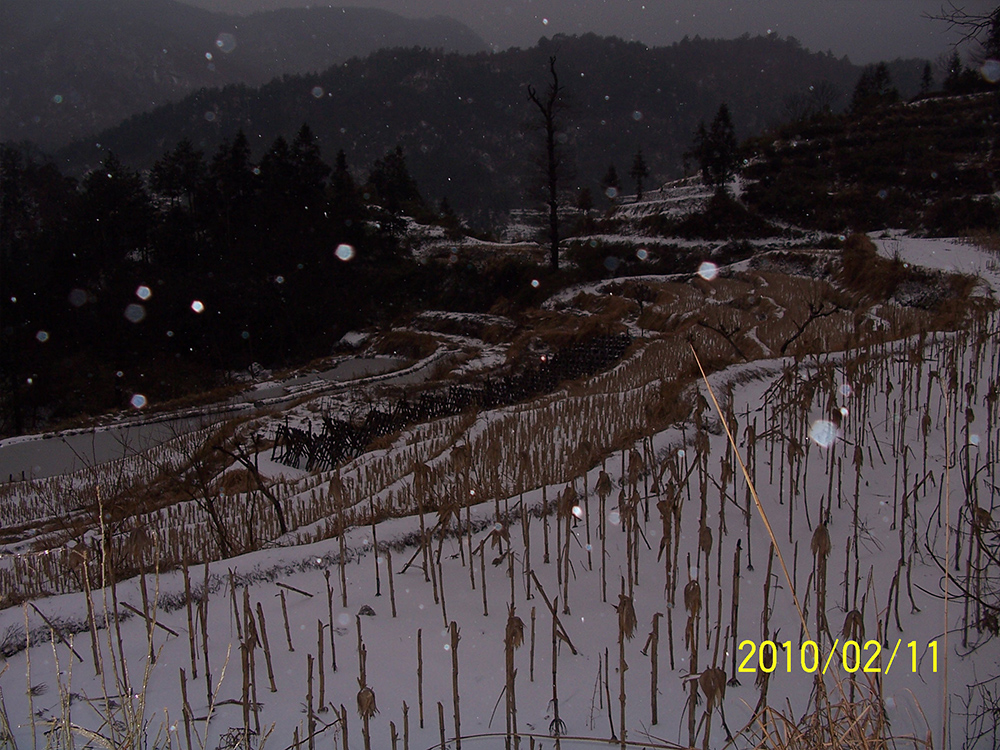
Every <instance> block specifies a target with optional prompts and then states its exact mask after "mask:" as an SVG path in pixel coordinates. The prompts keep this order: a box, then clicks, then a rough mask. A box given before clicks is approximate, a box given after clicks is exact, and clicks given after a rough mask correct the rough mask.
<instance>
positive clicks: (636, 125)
mask: <svg viewBox="0 0 1000 750" xmlns="http://www.w3.org/2000/svg"><path fill="white" fill-rule="evenodd" d="M550 56H555V57H556V58H557V65H558V70H559V72H560V75H561V82H562V83H563V85H564V86H565V94H566V98H567V105H568V106H567V109H566V110H565V112H564V113H563V117H562V123H561V128H562V135H561V136H560V143H561V145H562V146H563V147H564V149H565V151H566V154H567V159H568V162H569V169H568V174H570V175H571V178H570V179H571V182H572V185H573V187H589V188H590V189H591V190H592V191H593V192H594V194H595V195H600V194H601V192H602V190H601V188H600V184H599V183H600V179H601V177H602V176H603V175H604V173H605V171H606V170H607V167H608V164H609V163H615V164H616V165H617V167H618V170H619V174H621V175H622V176H623V178H624V177H625V175H626V174H627V172H628V165H630V164H631V160H632V157H633V156H634V154H635V151H636V149H637V148H639V147H642V148H643V150H644V152H645V153H646V154H647V161H648V162H649V168H650V170H651V173H652V177H651V178H650V182H651V184H652V183H653V182H655V180H657V179H659V180H665V179H668V178H672V177H678V176H680V175H681V174H682V173H683V171H684V154H685V152H686V151H688V150H689V149H690V147H691V141H692V137H693V134H694V131H695V129H696V127H697V125H698V122H699V121H701V120H711V118H712V117H713V116H714V114H715V111H716V110H717V108H718V106H719V104H720V102H723V101H724V102H727V103H728V105H729V108H730V110H731V112H732V114H733V118H734V121H735V123H736V126H737V130H738V132H739V133H740V135H741V136H748V135H751V134H755V133H759V132H760V131H762V130H763V129H764V128H765V127H766V126H770V125H773V124H776V123H778V122H781V121H783V120H785V119H786V117H787V114H786V109H787V106H788V102H789V97H793V96H799V97H802V96H806V95H808V94H809V92H810V87H814V88H816V87H819V89H821V90H823V91H825V92H827V95H828V98H829V99H830V101H828V102H827V103H828V104H831V105H832V106H834V107H842V106H843V105H845V104H846V103H847V101H848V100H849V97H850V92H851V90H852V88H853V86H854V84H855V82H856V80H857V78H858V75H859V73H860V69H859V68H858V67H856V66H854V65H852V64H851V63H850V62H849V61H848V60H847V59H846V58H842V59H837V58H835V57H833V56H832V55H830V54H828V53H812V52H809V51H807V50H805V49H803V48H802V47H801V46H800V45H799V44H798V42H796V41H795V40H785V39H781V38H779V37H776V36H773V35H772V36H768V37H753V38H751V37H744V38H741V39H736V40H706V39H697V38H696V39H688V40H684V41H682V42H679V43H677V44H674V45H671V46H669V47H663V48H648V47H646V46H645V45H643V44H640V43H628V42H623V41H621V40H618V39H615V38H601V37H597V36H595V35H592V34H588V35H584V36H582V37H562V36H559V37H555V38H553V39H545V38H543V39H542V40H541V41H540V42H539V44H538V45H536V46H535V47H532V48H530V49H526V50H521V49H511V50H507V51H504V52H499V53H496V54H480V55H471V56H467V55H450V54H449V55H441V54H438V53H436V52H433V51H427V50H393V51H381V52H377V53H375V54H373V55H371V56H370V57H367V58H362V59H352V60H351V61H350V62H348V63H345V64H343V65H339V66H336V67H334V68H331V69H328V70H326V71H324V72H322V73H320V74H316V75H302V76H292V77H289V78H287V79H283V80H276V81H273V82H271V83H269V84H267V85H265V86H263V87H261V88H259V89H258V88H252V87H245V86H229V87H225V88H223V89H222V90H219V91H215V90H206V91H200V92H198V93H196V94H193V95H191V96H189V97H187V98H185V99H184V100H183V101H180V102H177V103H175V104H170V105H166V106H164V107H161V108H158V109H157V110H155V111H154V112H151V113H149V114H145V115H141V116H137V117H134V118H132V119H131V120H129V121H128V122H125V123H123V124H121V125H119V126H117V127H114V128H111V129H109V130H107V131H105V132H102V133H101V134H100V135H99V136H98V137H97V138H95V139H88V140H87V141H86V142H80V143H76V144H74V145H73V146H72V147H70V148H67V149H63V150H62V151H60V152H59V154H58V160H59V163H60V164H61V165H63V166H64V168H67V169H69V170H70V171H71V172H73V173H77V174H78V173H81V172H83V171H85V170H86V169H88V168H90V167H93V166H95V165H96V164H97V163H99V161H100V160H101V159H103V157H104V155H105V151H106V150H108V149H110V150H112V151H114V152H115V153H116V154H117V155H118V156H119V157H120V158H121V159H122V160H123V161H124V162H125V163H126V164H129V165H131V166H132V167H134V168H138V169H142V168H147V167H149V166H151V165H152V163H153V161H155V159H157V158H159V156H160V155H161V154H162V153H163V152H164V151H166V150H168V149H171V148H173V146H174V145H175V143H176V142H177V140H179V138H181V137H188V138H190V139H191V140H192V141H193V142H194V144H195V146H196V147H198V148H200V149H202V150H204V151H206V152H208V153H211V152H213V151H214V150H215V149H216V148H217V147H218V145H219V144H220V143H221V142H222V141H223V140H225V139H232V138H233V137H234V136H235V135H236V133H237V131H238V130H240V129H242V130H244V131H245V132H246V134H247V136H248V138H249V140H250V142H251V144H252V146H253V148H254V151H255V155H259V153H260V152H261V151H263V150H264V149H265V148H266V147H267V146H269V145H270V143H271V142H272V141H273V140H274V139H275V138H276V137H277V136H279V135H283V136H284V137H286V138H289V137H291V135H292V134H293V133H295V132H296V131H297V130H298V128H299V127H300V126H301V125H302V123H303V122H306V123H308V124H309V126H310V127H311V128H312V130H313V132H315V133H316V134H317V136H318V138H319V145H320V147H321V149H322V152H323V153H324V154H325V155H326V156H327V158H328V159H332V155H333V154H335V153H336V152H337V151H338V150H339V149H343V150H344V151H345V152H346V155H347V160H348V162H349V164H351V165H352V167H353V168H354V169H356V170H358V171H359V172H363V171H366V170H367V169H368V168H369V167H370V165H371V164H372V163H373V162H374V160H376V159H378V158H381V157H382V156H383V155H384V154H385V153H386V152H387V151H389V150H390V149H393V148H395V147H396V146H397V145H402V147H403V149H404V151H405V153H406V156H407V159H408V162H409V165H410V170H411V172H412V174H413V176H414V178H415V179H416V181H417V183H418V185H419V186H420V188H421V189H422V191H423V192H424V194H425V196H426V197H428V198H429V199H431V201H432V202H433V203H434V204H436V203H437V201H439V200H440V199H441V198H442V197H445V196H447V197H448V200H449V201H450V202H451V204H452V205H453V207H454V208H455V209H456V210H458V211H459V212H461V213H462V214H464V215H466V216H470V217H473V218H474V220H475V222H476V223H477V224H479V225H485V224H488V223H489V222H490V219H491V218H495V217H496V216H497V215H498V214H503V213H505V212H506V211H508V210H510V209H511V208H514V207H519V206H523V205H526V204H527V205H531V204H533V203H534V202H535V200H536V197H535V189H536V188H535V186H536V182H537V176H536V171H535V167H534V164H535V161H534V160H535V158H536V156H537V153H538V150H539V149H540V147H541V146H540V144H541V141H540V140H539V139H538V138H537V137H535V134H534V132H533V131H532V129H531V128H532V126H531V118H532V110H531V109H530V105H529V104H528V103H527V100H526V86H527V85H528V84H529V83H530V84H533V85H535V86H536V87H537V86H543V85H545V83H546V80H547V79H546V77H547V75H548V59H549V57H550ZM921 68H922V63H921V62H920V61H915V60H913V61H904V62H899V63H898V64H896V65H895V66H894V67H893V68H892V70H893V74H894V76H895V77H896V79H897V80H899V81H900V85H904V82H905V81H907V80H908V81H911V82H913V81H915V80H916V77H917V76H918V75H919V71H920V70H921ZM820 84H823V85H822V86H820ZM912 90H915V87H914V88H913V89H912ZM905 91H906V87H905V85H904V93H905ZM626 179H627V178H626Z"/></svg>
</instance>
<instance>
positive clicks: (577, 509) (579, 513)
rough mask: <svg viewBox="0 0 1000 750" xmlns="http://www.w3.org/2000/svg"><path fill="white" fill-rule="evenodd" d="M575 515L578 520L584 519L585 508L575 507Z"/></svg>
mask: <svg viewBox="0 0 1000 750" xmlns="http://www.w3.org/2000/svg"><path fill="white" fill-rule="evenodd" d="M573 515H574V516H576V517H577V518H583V508H581V507H580V506H579V505H574V506H573Z"/></svg>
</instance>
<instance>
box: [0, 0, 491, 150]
mask: <svg viewBox="0 0 1000 750" xmlns="http://www.w3.org/2000/svg"><path fill="white" fill-rule="evenodd" d="M0 22H2V24H0V26H2V29H3V31H2V32H0V56H2V59H3V66H2V72H3V75H2V80H0V105H2V106H0V112H2V114H0V137H2V139H3V140H6V141H20V140H30V141H32V142H34V143H36V144H38V145H40V146H42V147H44V148H58V147H61V146H63V145H65V144H66V143H68V142H70V141H72V140H75V139H79V138H82V137H88V136H90V135H92V134H94V133H97V132H99V131H101V130H103V129H105V128H108V127H112V126H114V125H116V124H117V123H119V122H121V121H123V120H125V119H126V118H128V117H130V116H132V115H135V114H138V113H141V112H143V111H148V110H150V109H153V108H155V107H157V106H160V105H163V104H165V103H167V102H170V101H177V100H179V99H181V98H183V97H184V96H186V95H188V94H190V93H192V92H194V91H197V90H199V89H201V88H206V87H221V86H225V85H228V84H233V83H245V84H248V85H254V86H256V85H261V84H263V83H266V82H267V81H269V80H271V79H272V78H275V77H277V76H281V75H286V74H298V73H304V72H308V71H317V70H323V69H325V68H328V67H330V66H331V65H334V64H336V63H338V62H342V61H343V60H346V59H348V58H350V57H353V56H360V55H366V54H369V53H370V52H372V51H374V50H376V49H379V48H381V47H386V46H388V47H397V46H420V47H431V48H441V49H444V50H446V51H456V52H475V51H481V50H485V49H486V44H485V42H483V40H482V39H481V38H479V37H478V36H477V35H476V34H475V32H473V31H472V30H471V29H469V28H468V27H466V26H464V25H462V24H460V23H459V22H457V21H455V20H453V19H450V18H447V17H436V18H432V19H408V18H404V17H403V16H399V15H397V14H394V13H391V12H389V11H384V10H378V9H365V8H347V7H327V8H309V9H285V10H281V11H269V12H261V13H256V14H252V15H250V16H237V15H231V14H221V13H212V12H210V11H207V10H203V9H201V8H196V7H194V6H190V5H187V4H184V3H180V2H177V1H176V0H148V1H147V0H144V1H143V2H128V1H127V0H91V2H87V3H78V2H70V1H69V0H39V2H18V1H16V0H13V1H11V2H7V3H4V5H3V8H2V9H0ZM303 29H305V30H306V31H307V33H303Z"/></svg>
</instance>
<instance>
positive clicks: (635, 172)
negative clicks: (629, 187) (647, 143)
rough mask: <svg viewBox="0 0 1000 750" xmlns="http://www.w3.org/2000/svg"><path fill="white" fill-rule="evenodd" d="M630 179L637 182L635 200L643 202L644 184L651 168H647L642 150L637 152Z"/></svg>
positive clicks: (630, 171)
mask: <svg viewBox="0 0 1000 750" xmlns="http://www.w3.org/2000/svg"><path fill="white" fill-rule="evenodd" d="M629 177H631V178H632V179H633V180H635V200H636V202H637V203H638V202H639V201H641V200H642V184H643V182H644V181H645V179H646V178H647V177H649V167H647V166H646V160H645V159H644V158H643V157H642V149H641V148H640V149H639V150H638V151H636V152H635V158H634V159H633V160H632V169H631V170H629Z"/></svg>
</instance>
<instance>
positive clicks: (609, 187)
mask: <svg viewBox="0 0 1000 750" xmlns="http://www.w3.org/2000/svg"><path fill="white" fill-rule="evenodd" d="M601 190H603V191H604V194H605V195H606V196H608V197H609V198H611V199H612V200H614V199H615V198H617V197H618V194H619V193H620V192H621V191H622V182H621V180H620V179H618V170H616V169H615V165H614V164H609V165H608V171H607V172H605V173H604V177H602V178H601Z"/></svg>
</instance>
